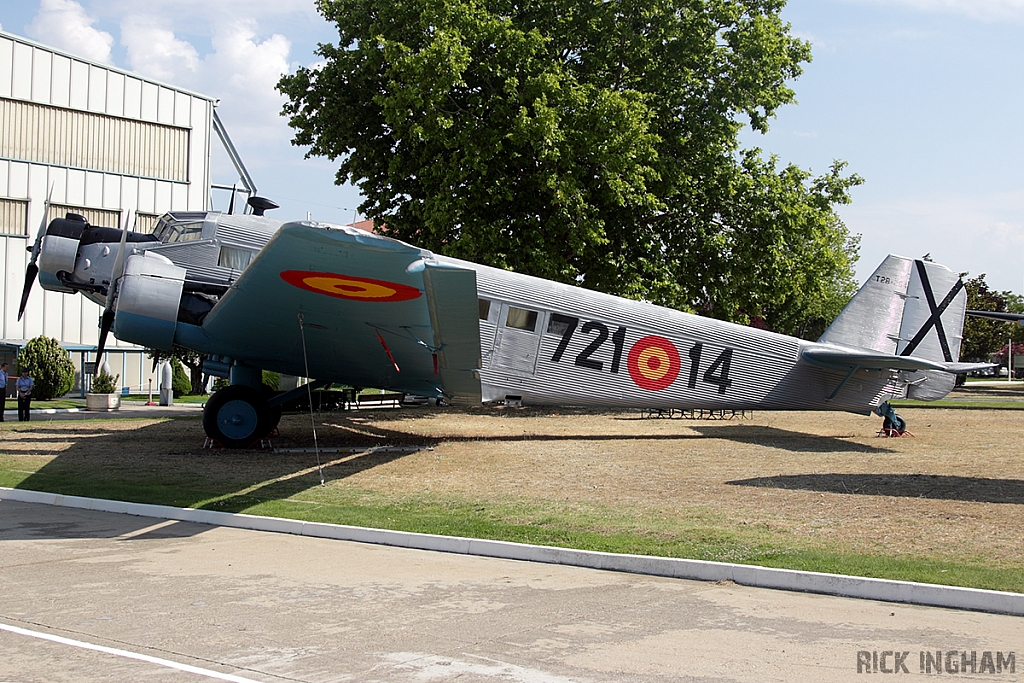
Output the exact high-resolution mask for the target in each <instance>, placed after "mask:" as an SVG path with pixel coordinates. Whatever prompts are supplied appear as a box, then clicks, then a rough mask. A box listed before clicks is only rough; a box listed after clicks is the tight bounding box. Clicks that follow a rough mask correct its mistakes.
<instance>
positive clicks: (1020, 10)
mask: <svg viewBox="0 0 1024 683" xmlns="http://www.w3.org/2000/svg"><path fill="white" fill-rule="evenodd" d="M857 1H859V2H874V3H876V4H879V3H884V4H894V1H895V3H898V4H901V5H905V6H908V7H912V8H914V9H917V10H920V11H923V12H942V13H946V14H960V15H963V16H967V17H970V18H971V19H980V20H983V21H1001V20H1011V21H1021V20H1024V0H857Z"/></svg>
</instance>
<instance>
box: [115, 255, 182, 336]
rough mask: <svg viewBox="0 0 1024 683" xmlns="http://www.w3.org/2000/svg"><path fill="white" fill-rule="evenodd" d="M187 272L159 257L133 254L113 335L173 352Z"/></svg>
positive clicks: (122, 285)
mask: <svg viewBox="0 0 1024 683" xmlns="http://www.w3.org/2000/svg"><path fill="white" fill-rule="evenodd" d="M184 286H185V269H184V268H180V267H178V266H176V265H174V264H173V263H171V261H170V260H169V259H168V258H166V257H164V256H160V255H159V254H155V253H146V252H143V253H141V254H133V255H132V256H129V257H128V260H127V262H126V263H125V271H124V277H123V278H122V279H121V281H120V284H119V285H118V292H117V303H116V305H115V309H114V335H115V336H116V337H117V338H118V339H123V340H125V341H130V342H133V343H135V344H139V345H140V346H145V347H146V348H150V349H161V350H163V351H170V350H171V347H172V346H173V345H174V331H175V329H176V328H177V325H178V307H179V305H180V303H181V293H182V289H183V288H184Z"/></svg>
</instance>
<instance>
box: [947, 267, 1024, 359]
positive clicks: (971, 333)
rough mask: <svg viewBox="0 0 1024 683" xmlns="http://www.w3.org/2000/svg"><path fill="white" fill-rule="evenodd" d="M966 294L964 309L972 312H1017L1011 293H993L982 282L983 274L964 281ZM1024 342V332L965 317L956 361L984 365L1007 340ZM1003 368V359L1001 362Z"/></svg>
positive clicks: (1015, 297)
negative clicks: (976, 362)
mask: <svg viewBox="0 0 1024 683" xmlns="http://www.w3.org/2000/svg"><path fill="white" fill-rule="evenodd" d="M964 288H965V289H966V290H967V308H968V309H971V310H976V311H997V312H1007V311H1009V312H1011V313H1018V312H1020V309H1021V308H1022V307H1021V301H1020V297H1018V296H1017V295H1015V294H1013V293H1012V292H997V291H995V290H993V289H990V288H989V286H988V283H987V282H985V273H982V274H981V275H979V276H978V277H975V278H971V279H969V280H965V281H964ZM1011 337H1012V338H1013V339H1014V341H1016V342H1018V343H1020V342H1024V328H1021V327H1020V326H1019V325H1011V324H1008V323H1005V322H1001V321H998V320H988V319H986V318H975V317H973V316H968V317H967V319H966V320H965V321H964V333H963V342H962V343H961V345H960V358H961V359H963V360H968V361H981V362H984V361H987V360H989V358H990V357H991V356H992V354H994V353H996V352H997V351H999V350H1000V349H1005V348H1006V345H1007V342H1008V341H1009V340H1010V338H1011ZM1001 362H1002V363H1003V364H1004V365H1005V364H1006V359H1005V358H1003V359H1002V361H1001Z"/></svg>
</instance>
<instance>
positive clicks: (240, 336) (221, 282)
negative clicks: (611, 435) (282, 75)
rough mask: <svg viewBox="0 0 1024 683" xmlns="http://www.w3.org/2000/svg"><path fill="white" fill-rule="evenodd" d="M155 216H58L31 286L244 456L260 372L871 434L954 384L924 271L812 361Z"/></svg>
mask: <svg viewBox="0 0 1024 683" xmlns="http://www.w3.org/2000/svg"><path fill="white" fill-rule="evenodd" d="M249 201H250V205H251V206H253V208H254V213H253V214H251V215H234V214H225V213H218V212H171V213H168V214H166V215H164V216H163V217H162V218H161V219H160V221H159V224H158V226H157V228H156V230H155V232H154V234H152V235H143V234H138V233H134V232H132V231H131V230H129V226H130V223H129V222H127V221H126V224H125V225H124V226H123V227H122V228H121V229H116V228H107V227H96V226H92V225H89V224H88V223H87V222H86V221H85V219H84V218H82V217H81V216H76V215H74V214H68V215H67V216H66V217H65V218H57V219H54V220H53V221H51V222H50V224H49V226H46V225H45V224H43V225H40V229H39V235H38V237H37V239H36V241H35V243H34V245H33V246H32V247H31V249H32V253H33V255H32V259H31V264H30V266H29V269H28V272H27V273H26V282H25V291H24V297H23V303H22V310H24V305H25V304H24V302H25V301H27V299H28V293H29V291H30V289H31V287H32V283H33V282H34V280H35V278H36V272H38V277H39V281H40V284H41V285H42V286H43V287H44V288H46V289H49V290H54V291H61V292H81V293H82V294H83V295H85V296H87V297H89V298H90V299H92V300H94V301H97V302H98V303H100V304H101V305H103V306H104V312H103V315H102V317H101V319H100V340H99V349H100V351H99V353H98V354H97V367H98V364H99V362H100V360H101V356H102V349H103V347H104V344H105V342H106V337H107V334H108V333H109V332H111V331H113V333H114V334H115V335H116V336H117V337H118V339H122V340H124V341H128V342H132V343H135V344H139V345H140V346H144V347H147V348H152V349H161V350H170V349H171V348H172V347H174V346H182V347H185V348H188V349H192V350H195V351H197V352H199V353H201V354H205V355H206V356H207V360H206V361H205V363H204V365H203V369H204V371H205V372H206V373H208V374H210V375H216V376H220V377H226V378H228V380H229V382H230V384H229V386H227V387H226V388H224V389H221V390H220V391H218V392H216V393H215V394H214V395H213V396H212V397H211V398H210V400H209V401H208V402H207V404H206V409H205V412H204V416H203V426H204V428H205V430H206V433H207V434H208V435H209V436H210V437H212V438H214V439H216V440H217V441H219V442H220V443H221V444H223V445H224V446H228V447H246V446H249V445H250V444H252V443H253V442H254V441H257V440H259V439H261V438H263V437H265V436H266V435H267V434H269V433H270V432H271V430H272V429H273V428H274V426H275V425H276V424H277V421H278V420H279V419H280V406H281V405H282V403H284V402H286V401H288V400H290V399H291V398H294V397H295V396H297V395H298V394H297V393H296V392H300V391H301V392H305V391H306V390H307V387H301V388H300V389H298V390H296V392H288V393H285V394H280V395H277V396H269V397H268V396H267V395H265V394H264V393H263V392H262V391H261V389H260V387H261V379H262V370H264V369H266V370H272V371H275V372H279V373H283V374H289V375H295V376H300V377H307V378H311V382H313V385H312V386H313V387H316V386H324V385H327V384H329V383H335V382H337V383H344V384H349V385H354V386H371V387H380V388H385V389H389V390H393V391H401V392H405V393H410V394H418V395H421V396H427V397H431V398H436V399H441V400H443V401H445V402H447V403H450V404H454V405H478V404H480V403H482V402H487V401H501V400H504V401H506V402H521V403H522V404H527V405H528V404H534V405H538V404H539V405H576V406H606V407H640V408H682V409H694V408H703V409H737V410H739V409H742V410H751V409H758V410H843V411H853V412H858V413H863V414H870V413H871V412H875V413H877V414H878V415H881V416H884V417H885V419H886V426H887V428H889V429H891V430H892V431H893V432H894V433H897V434H902V433H903V432H904V431H905V429H906V423H905V421H904V420H903V419H902V418H900V417H899V416H898V415H897V414H896V412H895V410H893V408H892V406H891V404H890V403H889V401H890V400H891V399H894V398H904V397H909V398H916V399H923V400H934V399H938V398H941V397H943V396H945V395H946V394H947V393H948V392H949V391H950V390H951V389H952V388H953V386H954V383H955V377H954V375H955V374H956V373H961V372H967V371H969V370H972V369H976V368H980V367H987V364H969V363H959V362H957V360H958V355H959V350H960V341H961V333H962V329H963V321H964V312H965V308H966V298H967V295H966V291H965V290H964V286H963V282H962V281H961V279H960V278H959V276H957V275H956V274H955V273H954V272H952V271H951V270H949V269H948V268H946V267H945V266H941V265H938V264H935V263H932V262H926V261H924V260H914V259H909V258H904V257H900V256H889V257H888V258H886V259H885V260H884V261H883V262H882V264H881V265H880V266H879V267H878V269H877V270H876V271H875V272H874V274H873V275H872V276H871V278H870V279H869V280H868V281H867V283H865V284H864V286H863V287H862V288H861V289H860V291H859V292H858V293H857V294H856V295H855V296H854V298H853V299H852V300H851V301H850V303H849V305H847V306H846V308H845V309H844V310H843V312H842V313H841V314H840V315H839V317H838V318H836V320H835V321H834V322H833V323H832V325H831V326H830V327H829V328H828V330H827V331H826V332H825V333H824V334H823V335H822V337H821V338H820V339H819V340H818V341H817V342H808V341H804V340H801V339H797V338H794V337H789V336H785V335H781V334H775V333H772V332H767V331H764V330H759V329H755V328H751V327H744V326H741V325H735V324H732V323H727V322H722V321H719V320H713V319H710V318H704V317H700V316H696V315H691V314H688V313H682V312H680V311H676V310H672V309H668V308H663V307H660V306H655V305H653V304H649V303H644V302H640V301H631V300H627V299H623V298H619V297H615V296H611V295H608V294H601V293H598V292H593V291H589V290H586V289H582V288H579V287H572V286H569V285H564V284H559V283H555V282H550V281H547V280H543V279H539V278H536V277H530V276H527V275H520V274H517V273H513V272H508V271H503V270H499V269H496V268H490V267H487V266H481V265H477V264H474V263H469V262H466V261H460V260H457V259H453V258H447V257H445V256H441V255H438V254H434V253H431V252H430V251H427V250H424V249H420V248H418V247H415V246H412V245H409V244H405V243H403V242H400V241H397V240H395V239H391V238H389V237H386V236H383V235H378V234H373V233H369V232H366V231H363V230H358V229H355V228H353V227H351V226H340V225H331V224H327V223H317V222H308V221H306V222H301V221H300V222H289V223H282V222H281V221H277V220H273V219H271V218H267V217H265V216H263V215H262V214H263V211H264V210H265V209H267V208H272V205H273V203H272V202H269V201H267V200H265V199H261V198H258V197H253V198H251V199H250V200H249Z"/></svg>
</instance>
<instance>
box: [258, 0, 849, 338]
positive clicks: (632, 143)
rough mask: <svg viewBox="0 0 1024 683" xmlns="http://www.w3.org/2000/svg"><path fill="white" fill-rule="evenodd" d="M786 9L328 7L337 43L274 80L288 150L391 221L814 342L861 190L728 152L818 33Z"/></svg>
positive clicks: (503, 262) (751, 154)
mask: <svg viewBox="0 0 1024 683" xmlns="http://www.w3.org/2000/svg"><path fill="white" fill-rule="evenodd" d="M783 5H784V0H735V1H733V2H726V1H724V0H685V1H684V0H653V1H652V0H642V1H641V0H609V1H607V2H589V3H580V2H575V1H574V2H570V1H568V0H534V1H533V2H530V3H510V2H507V1H503V0H443V1H442V0H409V1H408V2H404V3H395V2H390V1H386V0H319V2H318V8H319V10H320V12H321V13H322V14H323V15H324V16H325V17H326V18H327V19H328V20H330V21H333V22H335V23H336V24H337V25H338V31H339V44H338V45H321V46H320V48H319V54H320V55H321V56H322V57H323V58H324V62H323V64H322V65H320V66H318V67H315V68H308V69H307V68H300V69H299V70H298V71H297V72H296V73H295V74H293V75H290V76H285V77H283V78H282V79H281V81H280V83H279V84H278V88H279V89H280V90H281V91H282V92H283V93H284V94H285V95H287V96H288V98H289V101H288V103H287V104H286V105H285V108H284V112H285V114H287V115H288V116H289V117H290V119H289V123H290V125H291V126H292V127H293V128H294V129H295V131H296V133H295V136H294V139H293V143H295V144H297V145H308V146H309V147H310V149H309V152H308V155H309V156H312V155H319V156H326V157H328V158H329V159H332V160H339V159H340V164H339V169H338V172H337V181H338V182H339V183H340V182H345V181H352V182H355V183H357V184H358V185H359V187H360V189H361V190H362V192H363V195H364V196H365V201H364V202H363V204H362V205H361V206H360V210H361V211H362V212H363V213H364V214H366V215H368V216H370V217H371V218H374V219H375V220H376V221H377V222H378V223H379V224H380V223H383V224H384V225H386V230H387V232H388V234H390V235H392V236H394V237H397V238H399V239H403V240H407V241H410V242H413V243H415V244H417V245H420V246H424V247H427V248H429V249H432V250H434V251H438V252H441V253H444V254H448V255H451V256H456V257H460V258H466V259H469V260H472V261H476V262H481V263H485V264H489V265H493V266H497V267H501V268H508V269H512V270H516V271H519V272H524V273H528V274H532V275H536V276H540V277H545V278H549V279H553V280H557V281H560V282H566V283H570V284H579V285H582V286H585V287H589V288H592V289H597V290H600V291H605V292H610V293H613V294H618V295H622V296H628V297H633V298H643V299H647V300H650V301H654V302H656V303H661V304H665V305H670V306H674V307H677V308H682V309H689V310H699V311H701V312H705V313H709V314H711V315H714V316H716V317H720V318H724V319H730V320H736V321H740V322H749V321H752V320H757V321H760V323H761V324H762V325H764V326H767V327H770V328H772V329H777V330H779V331H787V332H799V331H803V332H804V333H808V332H809V331H810V330H811V328H815V326H818V327H820V326H821V325H819V324H818V323H817V322H814V321H818V320H819V319H820V318H822V316H828V317H831V315H832V314H833V313H835V312H838V310H839V309H838V307H837V306H841V305H842V303H843V302H844V301H843V298H844V297H847V298H848V295H849V293H850V292H851V291H852V284H853V280H852V278H853V275H852V264H853V262H854V261H855V260H856V253H857V245H856V241H855V240H852V239H851V238H850V236H849V234H848V232H847V230H846V228H845V226H844V225H843V224H842V222H841V221H840V220H839V218H838V217H837V216H836V214H835V211H834V205H835V204H838V203H845V202H848V201H849V196H848V190H849V189H850V188H851V187H853V186H855V185H857V184H858V183H860V182H861V180H860V178H858V177H857V176H844V175H843V174H842V170H843V164H841V163H836V164H834V165H833V167H832V169H831V170H830V172H829V173H827V174H826V175H824V176H821V177H819V178H815V179H812V178H811V176H810V174H809V173H807V172H806V171H803V170H801V169H799V168H797V167H795V166H791V165H790V166H785V167H782V168H778V167H777V166H778V164H777V160H776V159H774V158H771V159H769V160H764V159H763V158H762V157H761V155H760V152H759V150H748V151H744V152H741V151H740V150H739V145H738V142H737V135H738V133H739V131H740V129H741V127H742V123H741V119H744V118H745V119H746V120H748V121H749V123H750V125H751V126H752V128H753V129H754V130H758V131H762V132H763V131H765V130H767V122H768V120H769V119H770V118H771V117H772V116H773V115H774V113H775V111H776V110H777V109H778V107H780V106H782V105H784V104H787V103H789V102H792V101H793V91H792V90H791V89H790V88H789V87H788V86H787V84H786V83H787V81H788V80H790V79H792V78H795V77H796V76H798V75H799V74H800V72H801V66H800V65H801V64H802V63H804V62H807V61H809V59H810V48H809V45H808V44H807V43H806V42H804V41H802V40H799V39H797V38H795V37H793V36H792V35H790V32H789V26H788V25H787V24H784V23H783V22H782V20H781V19H780V17H779V12H780V11H781V8H782V7H783Z"/></svg>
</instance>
